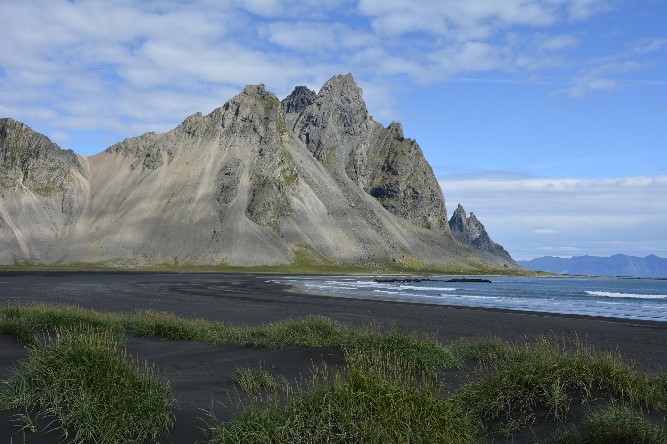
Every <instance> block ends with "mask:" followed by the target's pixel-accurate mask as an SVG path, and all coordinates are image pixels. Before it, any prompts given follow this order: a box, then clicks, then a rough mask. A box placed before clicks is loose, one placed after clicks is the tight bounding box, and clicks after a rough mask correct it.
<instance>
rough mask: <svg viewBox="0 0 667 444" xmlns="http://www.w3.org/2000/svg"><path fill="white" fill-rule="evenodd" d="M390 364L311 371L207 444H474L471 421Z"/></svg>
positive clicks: (416, 375)
mask: <svg viewBox="0 0 667 444" xmlns="http://www.w3.org/2000/svg"><path fill="white" fill-rule="evenodd" d="M388 358H391V356H390V355H387V354H376V353H375V352H373V351H368V350H354V351H351V352H348V353H346V362H347V363H346V367H345V369H344V370H343V371H337V372H334V373H333V374H331V373H329V372H327V371H319V372H318V371H315V372H314V374H313V379H312V380H311V382H310V383H309V384H308V385H307V386H306V387H301V388H300V389H299V390H298V391H297V393H296V394H295V395H293V396H291V397H290V399H289V400H288V402H287V403H286V404H285V405H284V406H277V405H272V406H269V407H265V408H261V407H260V406H257V405H250V406H249V407H248V408H247V409H246V410H245V412H244V413H242V414H241V415H240V416H239V417H237V418H236V419H235V420H233V421H230V422H226V423H221V424H220V425H218V426H217V427H216V428H215V429H214V430H213V437H212V439H211V441H210V443H214V444H220V443H265V442H280V443H302V442H317V443H362V442H371V443H375V442H378V443H379V442H383V443H384V442H387V443H404V442H410V443H433V442H447V443H452V444H456V443H476V442H479V436H478V435H477V431H476V430H475V428H474V426H473V424H472V422H471V421H469V419H468V417H467V416H466V415H465V414H464V413H463V412H462V411H461V410H460V409H458V408H457V406H456V405H454V404H453V403H451V402H449V401H447V400H442V399H440V397H439V394H438V391H437V390H436V387H435V385H433V384H432V380H431V379H429V378H428V377H427V373H425V372H423V371H422V370H420V369H419V368H418V367H417V366H416V365H415V364H414V363H411V362H409V361H406V360H401V359H399V360H392V359H388ZM417 381H419V383H418V384H417V385H415V383H416V382H417Z"/></svg>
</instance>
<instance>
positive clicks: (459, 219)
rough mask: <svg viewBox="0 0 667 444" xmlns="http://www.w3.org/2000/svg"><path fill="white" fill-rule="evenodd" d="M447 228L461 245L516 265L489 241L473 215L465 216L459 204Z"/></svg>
mask: <svg viewBox="0 0 667 444" xmlns="http://www.w3.org/2000/svg"><path fill="white" fill-rule="evenodd" d="M449 228H450V229H451V231H452V235H453V236H454V239H456V240H457V241H459V242H460V243H461V244H463V245H468V246H470V247H472V248H474V249H475V250H477V251H480V252H481V253H482V254H483V255H485V256H487V257H489V258H493V257H499V258H504V259H505V260H506V261H507V262H508V263H509V264H512V265H516V264H515V263H514V260H513V259H512V257H511V256H510V255H509V253H508V252H507V251H506V250H505V249H504V248H503V247H502V246H501V245H499V244H497V243H495V242H494V241H492V240H491V238H490V237H489V234H488V233H487V232H486V229H485V228H484V225H482V223H481V222H480V221H479V220H478V219H477V216H475V214H474V213H470V216H466V211H465V209H463V207H462V206H461V204H459V205H458V207H457V208H456V210H455V211H454V214H452V218H451V219H450V220H449Z"/></svg>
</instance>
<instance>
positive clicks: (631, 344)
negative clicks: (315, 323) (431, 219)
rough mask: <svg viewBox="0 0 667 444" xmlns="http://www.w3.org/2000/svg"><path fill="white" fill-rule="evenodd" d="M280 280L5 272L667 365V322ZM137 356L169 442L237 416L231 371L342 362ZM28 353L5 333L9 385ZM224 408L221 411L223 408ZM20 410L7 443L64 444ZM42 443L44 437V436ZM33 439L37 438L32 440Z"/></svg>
mask: <svg viewBox="0 0 667 444" xmlns="http://www.w3.org/2000/svg"><path fill="white" fill-rule="evenodd" d="M271 278H272V276H268V275H249V274H248V275H246V274H176V273H174V274H168V273H93V272H90V273H77V272H71V273H70V272H44V273H18V272H16V273H10V272H6V273H0V301H1V302H2V303H6V302H8V301H13V302H23V303H30V302H48V303H54V304H68V305H78V306H81V307H86V308H92V309H95V310H100V311H110V312H135V311H142V310H156V311H165V312H170V313H174V314H176V315H178V316H184V317H201V318H205V319H209V320H215V321H220V322H224V323H227V324H239V325H258V324H265V323H271V322H276V321H280V320H287V319H298V318H303V317H305V316H311V315H316V316H325V317H327V318H330V319H333V320H335V321H338V322H341V323H343V324H346V325H350V326H360V325H369V324H374V325H377V326H378V327H380V328H386V329H390V328H394V329H397V330H399V331H404V332H421V333H425V334H429V335H434V336H436V337H437V338H438V339H439V340H441V341H443V342H445V343H448V342H452V341H457V340H459V339H462V338H486V337H498V338H501V339H505V340H510V341H520V342H521V341H530V340H532V339H534V338H537V337H540V336H545V335H546V336H556V337H567V338H574V337H579V338H580V339H583V340H585V341H586V342H587V343H589V344H590V345H592V346H594V347H595V348H596V349H598V350H612V351H616V352H618V353H620V354H621V355H622V356H623V357H624V358H625V359H626V360H627V361H629V362H635V363H636V364H637V365H638V366H639V367H640V368H643V369H645V370H648V371H660V370H663V369H665V368H667V347H665V344H667V324H665V323H650V322H634V321H633V322H629V321H622V320H614V319H606V318H584V317H576V316H562V315H543V314H537V313H523V312H509V311H491V310H480V309H469V308H460V307H444V306H431V305H417V304H407V303H391V302H378V301H364V300H356V299H345V298H336V297H329V296H317V295H309V294H300V293H297V292H293V291H290V288H288V287H285V286H281V285H278V284H275V283H271V282H268V281H269V280H270V279H271ZM127 349H128V352H129V353H130V354H131V355H133V356H138V357H139V359H141V360H144V359H146V360H148V361H149V362H151V363H154V364H155V365H156V366H157V367H158V368H159V369H160V370H161V373H162V374H163V375H164V376H165V377H166V378H168V379H169V380H170V382H171V384H172V388H173V393H174V395H175V397H176V399H177V400H178V406H179V409H178V411H177V414H176V426H175V428H174V431H173V434H172V436H170V437H167V438H165V440H164V442H175V443H187V442H196V441H197V440H199V439H202V438H203V435H202V433H201V431H200V428H201V427H202V426H203V425H204V424H203V423H202V422H201V421H200V420H199V418H202V417H203V416H205V415H204V413H203V411H202V409H210V408H211V407H212V406H213V408H214V410H217V411H218V414H220V415H222V417H225V416H228V415H230V414H231V413H230V411H229V409H225V408H223V407H222V406H221V404H220V403H221V402H223V403H224V402H227V403H228V401H229V397H230V396H233V391H234V389H233V384H232V379H231V378H232V374H233V373H234V371H235V370H237V369H239V368H248V367H254V368H257V367H259V366H260V365H261V366H262V367H263V368H265V369H270V371H271V373H273V374H275V375H282V376H285V377H286V378H287V379H288V380H298V379H299V378H301V377H306V376H307V375H308V372H309V368H310V367H311V365H312V364H313V363H319V362H321V361H322V360H325V361H326V362H327V363H329V364H331V365H336V364H338V363H340V362H341V360H342V356H341V354H340V352H339V351H338V350H336V349H308V348H298V347H292V348H287V349H280V350H268V349H256V348H244V347H237V346H220V347H213V346H209V345H204V344H200V343H193V342H184V341H178V342H166V341H160V340H156V339H142V338H135V339H132V340H131V341H130V343H129V344H128V347H127ZM25 356H27V352H26V350H25V349H24V348H23V347H21V346H19V345H18V344H16V342H15V340H14V339H13V338H11V337H7V336H0V379H5V378H7V377H8V376H9V375H10V374H11V372H12V370H13V368H14V367H15V366H16V365H18V362H19V361H20V360H21V359H23V358H24V357H25ZM216 406H217V407H216ZM14 427H15V425H14V423H12V422H11V412H0V438H1V439H2V440H1V441H0V442H11V441H10V437H13V439H14V441H13V442H26V443H30V442H40V443H41V442H59V441H58V436H57V435H54V436H52V437H50V438H49V439H50V441H45V438H44V437H43V436H40V437H30V436H27V437H26V438H25V440H24V438H23V436H22V435H20V434H19V435H13V433H14V431H15V430H14ZM37 438H38V439H37ZM31 439H32V440H31Z"/></svg>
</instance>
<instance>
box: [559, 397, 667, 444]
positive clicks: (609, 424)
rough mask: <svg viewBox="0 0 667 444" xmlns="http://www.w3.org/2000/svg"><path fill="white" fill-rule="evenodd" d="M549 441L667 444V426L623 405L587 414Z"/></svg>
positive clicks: (586, 443) (596, 443) (580, 443)
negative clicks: (652, 421) (647, 418)
mask: <svg viewBox="0 0 667 444" xmlns="http://www.w3.org/2000/svg"><path fill="white" fill-rule="evenodd" d="M547 442H548V443H549V444H608V443H645V444H667V430H665V429H664V428H663V427H659V426H657V425H655V424H651V423H649V422H648V421H647V420H646V419H645V418H644V416H643V415H642V414H641V413H639V412H637V411H635V410H632V409H629V408H627V407H622V406H609V407H607V408H605V409H602V410H600V411H597V412H593V413H590V414H588V415H587V416H585V417H584V418H583V420H582V421H581V423H580V424H578V425H576V426H574V427H569V428H567V429H566V430H564V431H561V432H558V433H557V434H556V435H555V436H554V437H553V438H552V439H550V440H548V441H547Z"/></svg>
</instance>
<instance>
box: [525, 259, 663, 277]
mask: <svg viewBox="0 0 667 444" xmlns="http://www.w3.org/2000/svg"><path fill="white" fill-rule="evenodd" d="M519 264H521V265H522V266H524V267H526V268H528V269H530V270H539V271H549V272H552V273H558V274H582V275H593V276H636V277H667V259H665V258H661V257H657V256H654V255H650V256H646V257H637V256H626V255H624V254H616V255H614V256H611V257H598V256H575V257H572V258H560V257H551V256H546V257H540V258H537V259H533V260H530V261H519Z"/></svg>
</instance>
